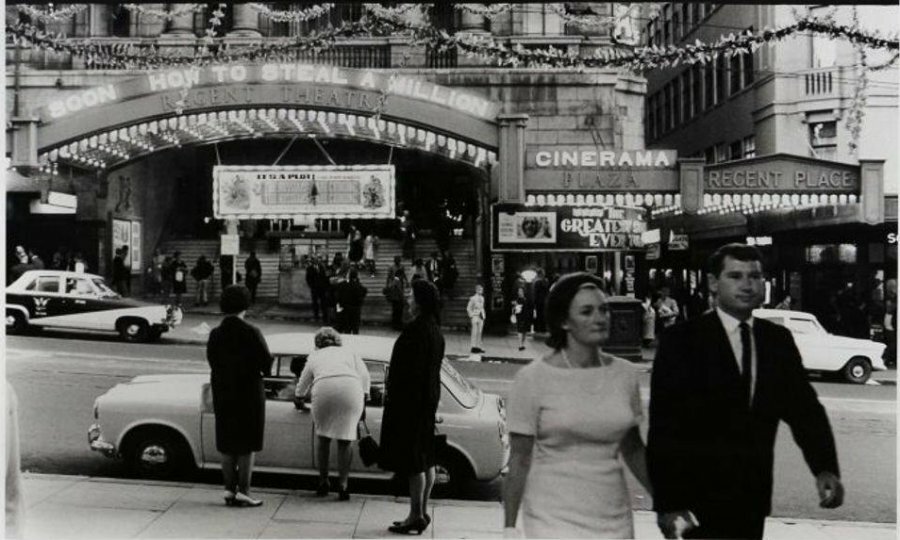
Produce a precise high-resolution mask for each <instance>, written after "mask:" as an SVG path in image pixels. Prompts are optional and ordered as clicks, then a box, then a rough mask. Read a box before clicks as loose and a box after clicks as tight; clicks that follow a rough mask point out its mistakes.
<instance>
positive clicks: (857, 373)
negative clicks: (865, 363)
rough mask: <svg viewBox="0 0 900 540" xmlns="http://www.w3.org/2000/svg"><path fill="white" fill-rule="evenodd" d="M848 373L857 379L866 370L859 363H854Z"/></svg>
mask: <svg viewBox="0 0 900 540" xmlns="http://www.w3.org/2000/svg"><path fill="white" fill-rule="evenodd" d="M850 373H852V374H853V377H855V378H857V379H859V378H860V377H862V376H863V375H865V374H866V370H865V368H864V367H862V366H860V365H855V366H853V369H852V370H851V371H850Z"/></svg>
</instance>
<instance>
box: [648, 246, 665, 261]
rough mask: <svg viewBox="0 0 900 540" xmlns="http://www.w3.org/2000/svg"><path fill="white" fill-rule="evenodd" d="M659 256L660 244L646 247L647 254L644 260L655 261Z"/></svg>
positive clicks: (660, 251)
mask: <svg viewBox="0 0 900 540" xmlns="http://www.w3.org/2000/svg"><path fill="white" fill-rule="evenodd" d="M661 254H662V248H661V247H660V244H650V245H649V246H647V253H646V255H645V258H646V259H647V260H648V261H655V260H658V259H659V258H660V255H661Z"/></svg>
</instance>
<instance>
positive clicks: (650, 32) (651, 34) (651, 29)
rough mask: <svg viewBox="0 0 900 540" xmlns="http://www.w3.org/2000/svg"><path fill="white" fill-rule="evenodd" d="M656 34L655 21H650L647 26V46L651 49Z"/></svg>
mask: <svg viewBox="0 0 900 540" xmlns="http://www.w3.org/2000/svg"><path fill="white" fill-rule="evenodd" d="M655 33H656V21H655V20H653V21H650V24H648V25H647V46H649V47H652V46H654V45H655V44H656V39H655Z"/></svg>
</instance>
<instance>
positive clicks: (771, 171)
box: [703, 154, 860, 194]
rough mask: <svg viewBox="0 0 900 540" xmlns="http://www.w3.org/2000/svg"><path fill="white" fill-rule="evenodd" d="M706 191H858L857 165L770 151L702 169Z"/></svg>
mask: <svg viewBox="0 0 900 540" xmlns="http://www.w3.org/2000/svg"><path fill="white" fill-rule="evenodd" d="M703 174H704V191H705V192H707V193H733V192H741V193H752V192H759V193H847V194H851V193H859V192H860V180H859V167H858V166H854V165H848V164H845V163H838V162H832V161H823V160H819V159H811V158H805V157H801V156H791V155H787V154H773V155H769V156H762V157H757V158H751V159H744V160H740V161H734V162H728V163H723V164H718V165H707V166H706V167H705V169H704V173H703Z"/></svg>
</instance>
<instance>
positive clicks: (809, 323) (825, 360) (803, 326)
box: [786, 316, 840, 370]
mask: <svg viewBox="0 0 900 540" xmlns="http://www.w3.org/2000/svg"><path fill="white" fill-rule="evenodd" d="M786 326H787V327H788V329H789V330H790V331H791V334H793V336H794V342H795V343H796V344H797V349H799V350H800V357H801V358H802V359H803V367H804V368H806V369H810V370H834V369H839V367H840V366H838V367H832V364H833V363H834V362H833V360H832V359H833V357H834V351H832V350H830V349H829V339H828V334H827V333H826V332H825V330H824V329H823V328H822V327H821V326H819V323H818V322H817V321H815V320H814V319H810V318H807V317H796V316H789V317H787V321H786ZM832 345H833V344H832Z"/></svg>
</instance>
